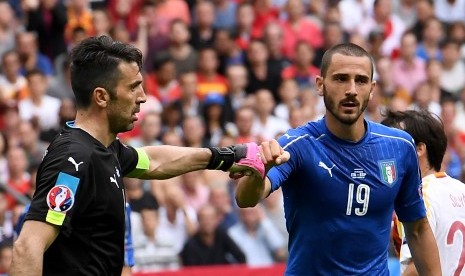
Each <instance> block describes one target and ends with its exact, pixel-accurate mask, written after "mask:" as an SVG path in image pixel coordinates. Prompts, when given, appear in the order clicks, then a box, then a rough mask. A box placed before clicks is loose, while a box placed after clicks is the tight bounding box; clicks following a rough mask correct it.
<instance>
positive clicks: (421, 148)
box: [417, 143, 427, 159]
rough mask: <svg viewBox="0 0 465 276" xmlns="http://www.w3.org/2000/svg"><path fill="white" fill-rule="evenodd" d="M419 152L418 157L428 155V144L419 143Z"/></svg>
mask: <svg viewBox="0 0 465 276" xmlns="http://www.w3.org/2000/svg"><path fill="white" fill-rule="evenodd" d="M417 154H418V158H419V159H420V158H421V157H424V156H426V154H427V149H426V144H425V143H418V144H417Z"/></svg>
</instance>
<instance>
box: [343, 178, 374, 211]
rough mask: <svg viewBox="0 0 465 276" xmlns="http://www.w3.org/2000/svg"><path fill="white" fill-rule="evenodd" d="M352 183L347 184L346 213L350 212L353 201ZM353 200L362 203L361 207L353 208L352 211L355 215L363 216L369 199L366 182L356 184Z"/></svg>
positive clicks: (353, 185)
mask: <svg viewBox="0 0 465 276" xmlns="http://www.w3.org/2000/svg"><path fill="white" fill-rule="evenodd" d="M354 187H355V184H354V183H350V184H349V194H348V196H347V210H346V215H348V216H350V215H351V214H352V202H353V201H354ZM355 201H356V202H357V203H359V204H363V207H362V208H355V211H354V213H355V214H356V215H357V216H364V215H366V213H367V211H368V202H369V201H370V186H368V185H366V184H360V185H358V186H357V191H356V192H355Z"/></svg>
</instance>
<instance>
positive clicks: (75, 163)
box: [68, 156, 84, 171]
mask: <svg viewBox="0 0 465 276" xmlns="http://www.w3.org/2000/svg"><path fill="white" fill-rule="evenodd" d="M68 161H69V162H71V164H73V165H74V167H75V168H76V171H79V166H81V165H82V164H84V162H79V163H77V162H76V160H74V158H73V157H71V156H70V157H69V158H68Z"/></svg>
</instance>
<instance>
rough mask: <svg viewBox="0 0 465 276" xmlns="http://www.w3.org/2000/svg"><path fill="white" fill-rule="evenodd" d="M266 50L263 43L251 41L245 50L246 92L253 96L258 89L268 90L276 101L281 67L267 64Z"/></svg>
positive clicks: (267, 55)
mask: <svg viewBox="0 0 465 276" xmlns="http://www.w3.org/2000/svg"><path fill="white" fill-rule="evenodd" d="M268 58H269V54H268V49H267V48H266V45H265V43H264V42H263V41H260V40H253V41H251V42H250V43H249V47H248V50H247V71H248V76H247V79H248V82H247V87H246V89H245V90H246V91H247V93H248V94H255V92H256V91H257V90H259V89H268V90H270V91H271V92H272V93H273V97H274V99H275V100H276V101H277V100H278V87H279V84H280V83H281V69H282V68H281V67H279V66H276V64H273V63H270V62H268Z"/></svg>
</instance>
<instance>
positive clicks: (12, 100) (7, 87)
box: [0, 3, 28, 104]
mask: <svg viewBox="0 0 465 276" xmlns="http://www.w3.org/2000/svg"><path fill="white" fill-rule="evenodd" d="M0 5H1V3H0ZM26 86H27V81H26V78H25V77H24V76H22V75H21V62H20V60H19V54H18V52H16V51H15V50H9V51H6V52H5V53H4V54H3V56H2V74H0V102H2V104H17V103H18V101H19V100H21V99H23V98H25V97H27V96H28V95H27V94H26V93H25V92H26V91H25V90H24V89H25V87H26Z"/></svg>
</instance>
